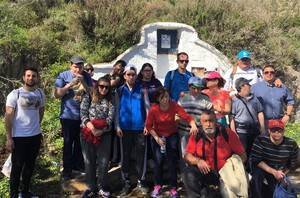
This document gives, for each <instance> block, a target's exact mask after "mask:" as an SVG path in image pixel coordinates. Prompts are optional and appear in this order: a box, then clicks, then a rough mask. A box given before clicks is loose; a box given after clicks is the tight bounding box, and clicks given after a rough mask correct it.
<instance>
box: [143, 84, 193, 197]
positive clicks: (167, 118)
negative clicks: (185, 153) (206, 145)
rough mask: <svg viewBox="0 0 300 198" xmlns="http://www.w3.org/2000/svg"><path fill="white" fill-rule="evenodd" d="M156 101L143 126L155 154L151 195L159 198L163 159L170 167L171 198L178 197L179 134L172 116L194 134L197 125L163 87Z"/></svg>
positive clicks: (158, 92) (159, 90)
mask: <svg viewBox="0 0 300 198" xmlns="http://www.w3.org/2000/svg"><path fill="white" fill-rule="evenodd" d="M156 98H157V101H158V104H154V105H153V106H152V107H151V108H150V110H149V113H148V116H147V119H146V128H147V130H148V131H149V132H150V134H151V135H152V136H153V138H152V139H151V146H152V151H153V155H154V163H155V167H154V179H155V186H154V190H153V191H152V193H151V197H158V196H159V195H160V191H161V187H162V168H163V159H164V158H166V161H167V163H168V164H167V165H168V170H169V177H170V178H169V182H168V183H169V185H170V187H171V188H170V197H173V198H175V197H178V193H177V190H176V186H177V170H176V168H177V166H176V164H177V148H178V133H177V122H176V120H175V115H179V117H180V118H181V119H183V120H185V121H187V122H188V123H189V124H190V125H191V133H192V134H196V133H197V131H198V130H197V126H196V124H195V121H194V119H193V117H192V116H190V115H189V114H187V113H186V112H185V111H184V109H183V108H182V107H181V106H179V105H178V104H177V103H175V102H173V101H171V100H170V96H169V93H168V91H167V89H165V88H159V89H158V91H157V94H156Z"/></svg>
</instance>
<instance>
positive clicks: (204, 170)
mask: <svg viewBox="0 0 300 198" xmlns="http://www.w3.org/2000/svg"><path fill="white" fill-rule="evenodd" d="M197 167H198V169H199V170H200V172H201V173H202V174H205V175H206V174H208V173H209V172H210V167H209V165H208V164H207V163H206V161H204V160H202V159H199V160H198V161H197Z"/></svg>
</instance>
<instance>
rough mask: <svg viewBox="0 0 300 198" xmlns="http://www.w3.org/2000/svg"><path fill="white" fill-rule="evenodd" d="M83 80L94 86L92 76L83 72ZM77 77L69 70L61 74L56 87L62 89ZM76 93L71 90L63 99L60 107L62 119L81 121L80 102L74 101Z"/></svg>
mask: <svg viewBox="0 0 300 198" xmlns="http://www.w3.org/2000/svg"><path fill="white" fill-rule="evenodd" d="M82 75H83V79H84V81H85V82H86V84H87V85H88V86H89V87H91V86H92V79H91V76H90V75H89V74H88V73H86V72H83V73H82ZM74 77H75V76H74V75H73V73H72V72H71V71H70V70H68V71H64V72H61V73H60V74H59V75H58V77H57V78H56V81H55V87H57V88H62V87H64V86H65V85H66V84H68V83H69V82H71V80H72V79H73V78H74ZM74 96H75V94H74V91H73V90H72V89H70V90H69V91H68V92H67V93H66V94H65V95H64V96H63V97H62V99H61V105H60V118H61V119H70V120H80V101H78V100H74Z"/></svg>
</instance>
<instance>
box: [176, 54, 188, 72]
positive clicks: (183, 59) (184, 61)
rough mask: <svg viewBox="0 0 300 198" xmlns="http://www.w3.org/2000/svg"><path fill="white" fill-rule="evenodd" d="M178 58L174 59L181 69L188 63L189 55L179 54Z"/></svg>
mask: <svg viewBox="0 0 300 198" xmlns="http://www.w3.org/2000/svg"><path fill="white" fill-rule="evenodd" d="M178 58H179V59H177V61H176V62H177V64H178V67H179V68H181V69H185V68H186V66H187V65H188V63H189V57H188V56H187V55H185V54H181V55H180V56H179V57H178Z"/></svg>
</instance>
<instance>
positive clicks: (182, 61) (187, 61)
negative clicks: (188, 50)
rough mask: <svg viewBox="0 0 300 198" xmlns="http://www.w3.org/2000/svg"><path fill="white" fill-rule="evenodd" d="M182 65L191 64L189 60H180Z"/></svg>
mask: <svg viewBox="0 0 300 198" xmlns="http://www.w3.org/2000/svg"><path fill="white" fill-rule="evenodd" d="M178 61H179V62H180V63H186V64H188V63H189V60H178Z"/></svg>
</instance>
